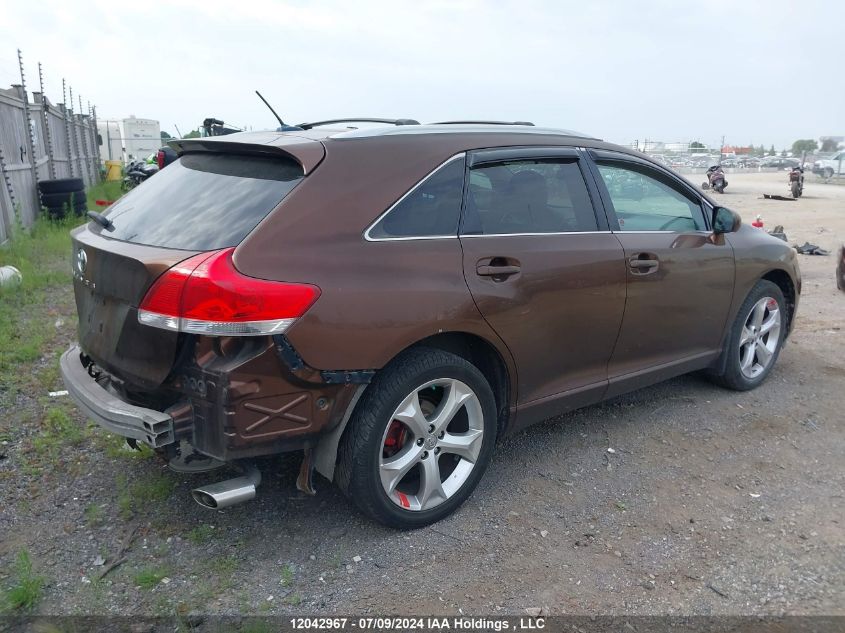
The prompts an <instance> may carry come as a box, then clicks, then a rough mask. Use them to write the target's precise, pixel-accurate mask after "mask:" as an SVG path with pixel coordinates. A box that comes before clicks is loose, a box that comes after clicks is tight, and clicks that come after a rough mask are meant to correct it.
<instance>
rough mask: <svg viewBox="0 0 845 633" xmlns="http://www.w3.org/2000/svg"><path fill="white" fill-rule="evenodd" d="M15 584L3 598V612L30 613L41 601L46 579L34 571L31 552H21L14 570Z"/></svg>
mask: <svg viewBox="0 0 845 633" xmlns="http://www.w3.org/2000/svg"><path fill="white" fill-rule="evenodd" d="M12 577H13V578H14V582H13V584H12V586H11V587H9V589H8V590H6V591H5V592H4V593H3V596H2V598H3V599H2V610H4V611H6V610H8V611H13V610H20V611H29V610H30V609H32V608H33V607H34V606H35V604H36V603H37V602H38V601H39V600H40V599H41V592H42V590H43V588H44V577H43V576H38V575H36V574H34V573H33V571H32V559H30V557H29V552H27V551H26V550H21V551H20V552H19V553H18V557H17V559H15V564H14V566H13V568H12Z"/></svg>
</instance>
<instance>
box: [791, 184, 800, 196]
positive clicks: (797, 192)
mask: <svg viewBox="0 0 845 633" xmlns="http://www.w3.org/2000/svg"><path fill="white" fill-rule="evenodd" d="M792 197H793V198H800V197H801V185H799V184H798V183H797V182H793V183H792Z"/></svg>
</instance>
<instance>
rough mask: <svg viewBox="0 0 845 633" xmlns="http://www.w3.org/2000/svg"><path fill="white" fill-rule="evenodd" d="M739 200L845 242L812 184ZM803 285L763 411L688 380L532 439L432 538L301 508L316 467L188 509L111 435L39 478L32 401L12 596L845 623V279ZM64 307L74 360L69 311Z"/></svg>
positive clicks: (829, 266) (824, 264)
mask: <svg viewBox="0 0 845 633" xmlns="http://www.w3.org/2000/svg"><path fill="white" fill-rule="evenodd" d="M690 178H691V179H695V178H696V177H695V176H691V177H690ZM729 181H730V185H729V187H728V193H726V194H725V195H724V196H723V197H720V198H719V199H720V201H723V202H724V204H726V205H727V206H730V207H732V208H734V209H736V210H738V211H740V213H742V215H743V216H744V218H745V220H746V221H748V222H750V221H751V219H752V218H753V217H754V216H755V215H756V214H757V213H760V214H762V216H763V218H764V220H765V223H766V228H773V227H774V226H775V225H776V224H783V225H784V227H785V229H786V232H787V234H788V236H789V238H790V242H791V243H795V242H798V243H803V242H804V241H805V240H808V241H811V242H814V243H816V244H819V245H820V246H822V247H824V248H828V249H831V250H833V249H834V248H836V247H837V246H838V245H839V244H840V243H841V242H842V241H843V240H845V187H837V186H833V185H823V184H818V183H816V182H813V181H808V184H807V186H806V189H805V190H806V196H805V197H804V198H802V199H801V200H799V201H797V202H777V201H768V200H762V199H760V196H761V194H762V193H764V192H765V193H779V194H784V193H786V190H787V185H786V174H785V173H784V174H745V173H743V174H731V175H729ZM801 266H802V271H803V276H804V292H803V295H802V297H801V304H800V311H799V316H798V321H797V324H796V330H795V332H794V334H793V336H792V338H791V340H790V341H789V343H788V345H787V346H786V348H785V349H784V351H783V353H782V354H781V357H780V361H779V363H778V365H777V367H776V368H775V370H774V372H773V373H772V375H771V376H770V378H769V380H768V381H767V382H766V383H765V384H764V385H763V386H761V387H760V388H759V389H757V390H755V391H753V392H750V393H741V394H739V393H734V392H730V391H725V390H722V389H719V388H717V387H715V386H713V385H711V384H710V383H708V382H707V381H706V380H704V379H702V378H700V377H698V376H685V377H682V378H679V379H675V380H672V381H669V382H666V383H663V384H660V385H657V386H655V387H652V388H648V389H644V390H641V391H638V392H636V393H633V394H630V395H628V396H625V397H622V398H618V399H616V400H613V401H610V402H607V403H604V404H602V405H599V406H594V407H589V408H587V409H584V410H581V411H577V412H575V413H572V414H569V415H566V416H562V417H561V418H559V419H556V420H552V421H548V422H546V423H543V424H541V425H538V426H536V427H533V428H531V429H529V430H527V431H526V432H524V433H522V434H520V435H518V436H516V437H513V438H511V439H509V440H506V441H505V442H503V443H502V444H501V445H500V446H499V448H498V449H497V451H496V455H495V458H494V462H493V464H492V466H491V468H490V470H489V472H488V473H487V475H486V476H485V478H484V479H483V481H482V483H481V485H480V486H479V488H478V489H477V491H476V493H475V494H474V495H473V497H472V498H471V499H470V500H469V501H468V502H467V503H466V504H465V505H464V506H463V507H462V508H461V509H460V510H459V511H458V512H457V513H456V514H455V515H453V516H452V517H450V518H448V519H447V520H445V521H443V522H441V523H439V524H437V525H435V526H432V527H429V528H425V529H422V530H419V531H416V532H412V533H402V532H395V531H391V530H388V529H385V528H382V527H380V526H377V525H374V524H372V523H370V522H368V521H366V520H364V519H363V518H362V517H361V516H360V515H358V514H357V513H356V512H355V511H354V509H353V508H352V507H351V506H350V505H349V503H347V501H346V500H345V499H344V498H343V497H342V496H341V495H340V494H339V493H338V492H337V491H336V490H335V489H334V488H333V487H332V486H330V485H329V484H328V483H327V482H325V481H324V480H322V479H320V480H318V482H317V486H318V489H319V492H318V494H317V496H316V497H313V498H310V497H304V496H302V495H300V494H299V493H298V492H297V491H296V489H295V487H294V478H295V475H296V470H297V467H298V463H297V460H296V458H295V456H287V457H283V458H282V459H281V460H278V459H277V460H272V461H270V460H268V461H265V462H264V463H263V464H262V469H263V471H264V475H265V481H264V483H263V484H262V487H261V489H260V493H259V496H258V497H257V499H256V500H254V501H253V502H250V503H248V504H245V505H242V506H238V507H234V508H230V509H228V510H226V511H222V512H211V511H208V510H204V509H202V508H200V507H199V506H197V505H196V504H194V503H193V502H192V501H191V500H190V497H189V490H190V488H191V487H192V486H194V485H197V484H199V483H202V482H207V481H208V480H209V477H208V476H205V477H203V476H185V475H178V476H177V475H170V474H167V472H166V471H165V470H164V469H163V468H162V466H161V465H160V464H159V463H158V462H157V461H156V460H155V459H153V458H148V459H138V458H135V457H133V456H132V455H130V453H129V452H127V451H122V450H118V449H117V448H116V446H117V444H116V443H108V442H106V441H105V439H104V438H103V437H102V436H103V434H102V433H101V432H99V431H94V430H91V431H88V432H87V434H86V437H85V439H84V441H82V442H81V444H79V445H78V446H77V447H66V448H64V449H63V450H62V451H60V452H59V454H58V455H57V456H55V458H54V460H53V461H52V462H51V463H50V465H49V467H48V468H45V469H43V470H40V471H39V470H38V469H33V468H32V467H31V466H30V464H31V463H32V462H31V460H32V455H33V450H34V449H33V445H34V444H33V443H34V442H35V441H36V439H37V437H38V435H39V433H43V427H42V425H41V424H40V422H39V420H40V418H41V416H43V415H44V413H45V411H46V410H47V409H48V408H50V407H54V406H55V401H54V400H51V399H47V398H45V394H43V393H35V392H33V393H29V394H24V395H20V396H18V398H17V399H16V401H15V402H13V403H8V402H7V404H6V405H4V406H3V408H2V409H0V418H2V419H3V420H5V422H6V423H8V424H7V428H8V431H7V436H6V437H8V439H6V440H4V441H5V442H6V443H5V445H3V446H0V453H2V455H3V456H4V457H5V459H0V484H1V485H2V488H0V586H7V585H9V584H10V583H11V582H13V580H14V576H13V573H12V567H13V560H14V558H15V556H16V555H17V553H18V552H19V551H20V550H21V549H26V550H27V551H28V552H29V553H30V555H31V557H32V560H33V562H34V567H35V572H36V573H37V574H40V575H42V576H43V577H44V578H45V579H46V585H45V589H44V592H43V596H42V597H41V599H40V601H39V602H38V604H37V606H36V607H35V611H36V612H37V613H42V614H56V615H63V614H122V615H127V614H139V615H140V614H143V615H169V614H173V613H174V612H175V613H179V614H183V615H185V614H197V613H219V614H244V613H253V614H267V615H269V614H280V613H299V614H315V613H316V612H318V611H319V612H334V613H344V614H389V613H400V614H444V615H458V614H460V613H463V614H502V615H504V614H514V615H522V614H524V613H525V610H526V609H539V608H543V609H544V612H545V613H554V614H558V613H568V614H572V613H578V614H709V615H715V614H845V608H844V607H843V605H845V529H843V528H844V527H845V526H843V521H845V512H843V487H844V486H845V469H843V457H842V456H843V453H845V429H844V428H843V423H842V411H843V410H845V390H844V389H843V385H845V382H843V377H844V376H845V363H843V351H845V332H843V330H842V325H843V319H842V315H843V313H845V294H842V293H838V292H837V291H836V287H835V281H834V276H833V271H834V266H835V260H834V257H832V256H831V257H808V256H802V257H801ZM55 305H56V306H58V310H59V312H60V313H61V312H65V313H66V314H65V316H64V321H65V323H64V324H60V325H59V327H57V334H56V341H55V347H56V348H57V349H58V348H62V349H63V348H64V346H65V345H66V344H67V343H68V342H69V341H70V340H71V338H72V336H73V328H74V323H73V314H72V298H71V296H70V293H69V292H65V293H63V294H61V296H58V297H56V298H55ZM52 358H53V355H52V354H51V355H50V356H49V357H48V358H45V359H43V360H42V361H41V363H39V364H37V366H36V367H32V368H27V369H28V370H31V371H34V372H38V371H42V372H43V371H44V367H49V365H50V364H51V359H52ZM51 379H52V380H55V377H54V376H53V377H51V375H50V374H48V377H47V380H48V381H49V380H51ZM42 382H43V380H42ZM38 384H40V383H38ZM49 387H50V386H49V385H42V386H41V387H39V388H43V389H44V390H46V389H48V388H49ZM53 388H60V385H57V384H56V385H53ZM0 401H2V400H0ZM60 406H63V407H67V410H68V411H71V412H72V411H73V409H72V407H71V406H70V405H69V404H68V403H62V404H61V405H60ZM74 415H76V414H74ZM77 420H78V422H79V423H80V424H81V423H82V420H81V419H79V418H78V416H77ZM10 421H11V422H10ZM121 560H122V561H123V562H121V563H120V564H119V565H118V566H117V567H115V568H114V569H113V570H112V571H110V573H108V574H107V575H106V576H105V578H103V579H99V578H100V576H101V575H102V573H103V571H104V570H106V569H108V568H109V566H110V565H111V564H113V563H114V562H115V561H121Z"/></svg>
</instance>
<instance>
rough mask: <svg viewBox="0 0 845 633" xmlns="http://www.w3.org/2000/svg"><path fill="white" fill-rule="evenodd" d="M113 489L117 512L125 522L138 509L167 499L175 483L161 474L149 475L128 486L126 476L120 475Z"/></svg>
mask: <svg viewBox="0 0 845 633" xmlns="http://www.w3.org/2000/svg"><path fill="white" fill-rule="evenodd" d="M115 487H116V488H117V509H118V512H119V513H120V517H121V518H122V519H124V520H127V519H130V518H132V515H133V514H134V513H135V511H136V510H137V509H138V508H143V507H146V506H149V505H150V504H152V503H157V502H159V501H165V500H167V499H169V498H170V495H171V494H173V489H174V488H175V487H176V481H175V480H173V479H172V478H170V477H169V476H167V475H166V474H163V473H151V474H146V475H142V476H140V477H139V478H138V479H137V481H135V482H134V483H132V484H130V483H129V481H128V480H127V478H126V475H124V474H122V473H121V474H119V475H118V476H117V477H116V479H115Z"/></svg>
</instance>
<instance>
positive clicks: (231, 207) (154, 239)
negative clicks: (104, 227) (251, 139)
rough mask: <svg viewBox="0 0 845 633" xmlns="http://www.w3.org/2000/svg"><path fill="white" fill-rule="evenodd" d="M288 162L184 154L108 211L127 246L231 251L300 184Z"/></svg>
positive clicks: (295, 167)
mask: <svg viewBox="0 0 845 633" xmlns="http://www.w3.org/2000/svg"><path fill="white" fill-rule="evenodd" d="M302 177H303V175H302V167H300V166H299V164H297V163H296V162H294V161H292V160H279V159H268V158H260V157H254V156H236V155H232V154H226V155H224V154H186V155H185V156H183V157H182V158H180V159H179V160H177V161H176V162H174V163H172V164H170V165H168V166H167V168H166V169H163V170H161V171H160V172H159V173H157V174H156V175H155V176H153V177H152V178H150V179H149V180H147V181H146V182H145V183H143V184H142V185H140V186H138V187H136V188H135V189H133V190H132V191H130V192H129V193H128V194H126V195H125V196H123V197H122V198H121V199H120V200H119V201H118V202H117V203H115V204H114V205H113V206H112V207H110V209H109V212H108V213H107V216H108V218H109V219H110V220H111V221H112V223H113V224H114V227H115V228H114V231H111V232H105V235H107V236H109V237H113V238H116V239H119V240H125V241H127V242H135V243H138V244H148V245H150V246H163V247H165V248H180V249H185V250H210V249H216V248H224V247H227V246H235V245H237V244H238V243H240V241H241V240H242V239H243V238H244V237H246V235H247V233H249V232H250V231H251V230H252V229H254V228H255V226H256V225H257V224H258V223H259V222H260V221H261V220H262V219H263V218H264V216H266V215H267V214H268V213H269V212H270V211H272V210H273V208H274V207H276V205H278V204H279V202H281V201H282V199H283V198H284V197H285V196H286V195H287V194H288V192H290V190H291V189H293V187H294V186H295V185H296V184H297V183H298V182H299V181H300V180H301V179H302Z"/></svg>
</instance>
